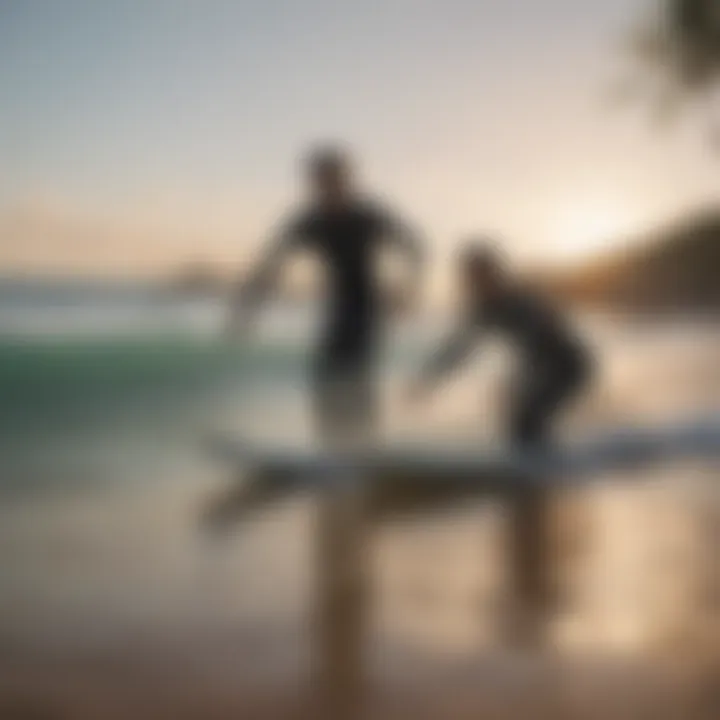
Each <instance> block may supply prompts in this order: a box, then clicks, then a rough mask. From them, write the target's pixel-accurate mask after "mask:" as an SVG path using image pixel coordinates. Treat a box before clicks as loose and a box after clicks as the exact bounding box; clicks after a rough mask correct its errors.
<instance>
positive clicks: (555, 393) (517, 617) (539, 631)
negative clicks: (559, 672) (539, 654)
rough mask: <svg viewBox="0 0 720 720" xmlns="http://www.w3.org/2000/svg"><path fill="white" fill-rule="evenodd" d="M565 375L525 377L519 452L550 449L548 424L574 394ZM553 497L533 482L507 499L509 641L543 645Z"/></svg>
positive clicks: (517, 424) (513, 430) (550, 594)
mask: <svg viewBox="0 0 720 720" xmlns="http://www.w3.org/2000/svg"><path fill="white" fill-rule="evenodd" d="M571 379H572V378H569V377H566V378H564V377H562V376H558V377H547V378H542V377H538V378H529V379H528V382H527V385H525V386H524V387H523V388H522V390H521V392H520V393H518V395H517V397H516V400H515V406H514V408H513V412H512V415H511V422H510V432H509V435H510V440H511V442H512V445H513V447H514V448H515V449H516V450H517V451H520V452H527V451H542V450H549V449H550V448H551V445H552V423H553V421H554V420H555V418H556V416H557V414H558V412H559V411H560V410H561V408H562V407H563V405H564V403H565V401H566V400H567V399H569V397H571V396H572V394H573V386H572V384H571V382H570V380H571ZM554 505H555V497H554V494H553V493H552V491H551V490H549V489H545V488H543V487H542V484H535V485H533V486H531V487H528V488H525V489H524V490H523V491H522V492H521V493H520V494H518V495H517V496H516V497H514V498H513V499H512V500H511V502H510V503H509V508H508V509H509V518H508V520H509V537H508V545H509V548H508V550H509V562H510V577H511V592H512V598H511V605H512V606H513V607H514V608H515V610H516V612H514V613H511V618H510V622H511V625H512V626H511V627H510V628H509V632H510V634H511V639H513V640H514V641H517V642H520V643H522V644H524V645H527V644H532V645H538V644H542V643H543V642H544V640H545V631H546V626H547V620H548V619H549V616H550V615H551V613H552V610H553V607H554V604H555V603H554V597H555V595H556V592H555V572H554V568H553V565H554V562H553V557H552V542H551V537H552V523H553V508H554Z"/></svg>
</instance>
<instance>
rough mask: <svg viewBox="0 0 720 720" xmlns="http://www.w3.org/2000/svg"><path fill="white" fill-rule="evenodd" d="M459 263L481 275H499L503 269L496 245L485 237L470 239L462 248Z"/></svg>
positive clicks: (500, 253)
mask: <svg viewBox="0 0 720 720" xmlns="http://www.w3.org/2000/svg"><path fill="white" fill-rule="evenodd" d="M460 263H461V264H462V265H463V266H464V267H468V268H470V269H471V270H473V271H475V272H479V273H482V274H483V275H500V274H501V273H502V272H503V271H504V269H505V258H504V257H503V254H502V252H501V251H500V250H499V248H498V244H497V243H496V242H495V241H493V240H491V239H490V238H487V237H480V238H478V237H474V238H470V239H469V240H468V241H467V242H466V243H465V244H464V246H463V248H462V251H461V254H460Z"/></svg>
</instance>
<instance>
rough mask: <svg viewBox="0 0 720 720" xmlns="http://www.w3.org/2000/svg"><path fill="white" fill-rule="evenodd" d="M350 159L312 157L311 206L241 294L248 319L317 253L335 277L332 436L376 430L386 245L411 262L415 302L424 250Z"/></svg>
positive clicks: (324, 418) (319, 411)
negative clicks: (292, 262)
mask: <svg viewBox="0 0 720 720" xmlns="http://www.w3.org/2000/svg"><path fill="white" fill-rule="evenodd" d="M352 170H353V169H352V167H351V163H350V160H349V159H348V157H347V156H346V155H345V154H344V153H343V152H342V151H341V150H339V149H337V148H320V149H317V150H315V151H314V152H312V153H311V155H310V157H309V159H308V161H307V177H308V183H309V189H310V195H311V198H310V201H309V203H308V205H307V206H306V207H304V208H302V209H300V210H299V211H296V212H294V213H293V214H292V216H291V217H290V219H289V220H288V221H286V222H285V223H284V224H283V226H282V227H281V229H280V232H279V233H278V235H277V237H276V238H275V240H274V241H273V242H272V243H271V245H270V250H269V252H268V253H267V255H266V256H265V257H264V259H263V260H262V261H261V262H260V264H259V266H258V267H257V269H256V270H255V272H254V273H251V276H250V279H249V280H248V281H247V282H246V283H244V284H243V286H242V287H241V289H240V292H239V294H238V303H237V305H236V313H235V315H234V324H235V325H238V324H245V323H246V322H247V321H248V319H249V316H250V315H252V314H253V313H254V311H255V310H256V308H257V306H258V304H259V303H260V301H261V300H262V299H263V298H264V297H265V296H266V295H267V293H268V291H269V289H270V287H271V285H272V283H273V281H274V279H275V278H276V276H277V274H278V271H279V270H280V267H281V265H282V264H283V262H284V261H285V259H286V258H287V257H288V256H289V255H290V254H292V253H293V252H295V251H298V250H309V251H311V252H313V253H315V254H316V256H318V257H319V259H320V260H321V262H322V264H323V266H324V269H325V271H326V273H327V276H328V283H327V285H328V291H327V294H326V299H325V303H324V305H325V313H324V314H325V321H324V322H325V325H324V330H323V332H322V333H321V337H320V341H319V344H318V348H317V351H316V353H315V359H314V368H313V379H314V393H313V396H314V401H315V420H316V422H317V424H318V430H319V432H320V434H321V435H322V436H323V437H324V438H329V439H331V438H334V437H339V436H348V435H349V436H352V435H355V434H367V433H371V432H372V428H373V426H374V425H375V420H376V418H375V414H376V402H375V397H374V395H375V392H374V381H373V375H374V365H375V360H376V357H377V351H378V347H379V341H380V336H381V330H382V319H383V315H384V314H385V307H384V303H383V300H384V298H383V297H382V292H381V288H380V281H379V266H378V262H379V259H380V256H381V250H382V249H383V247H386V246H392V247H394V248H395V249H399V250H400V251H401V252H402V253H403V254H404V255H405V257H406V258H407V260H408V261H409V270H410V272H409V273H408V278H409V279H410V280H411V281H412V287H411V286H410V284H408V287H406V288H405V289H404V290H405V292H404V298H403V303H404V304H407V303H409V302H410V301H411V300H412V295H413V294H414V293H415V291H416V290H417V285H418V283H419V279H420V276H421V272H420V270H421V268H422V264H423V262H422V260H423V252H422V248H421V244H420V242H419V240H418V236H417V234H416V233H415V232H414V231H412V230H411V229H410V228H409V226H408V225H407V224H406V223H404V222H403V221H401V220H400V219H399V218H398V217H397V216H396V215H394V214H393V213H392V212H390V211H389V210H388V209H386V208H385V207H383V206H382V205H381V204H379V203H377V202H374V201H372V200H369V199H366V198H364V197H362V196H361V195H360V194H359V193H358V192H357V191H356V189H355V184H354V178H353V171H352Z"/></svg>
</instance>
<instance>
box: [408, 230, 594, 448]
mask: <svg viewBox="0 0 720 720" xmlns="http://www.w3.org/2000/svg"><path fill="white" fill-rule="evenodd" d="M460 282H461V287H462V289H463V292H464V308H463V312H462V317H461V320H460V323H459V324H458V327H457V329H456V330H455V331H453V332H452V334H451V335H450V337H449V338H448V340H447V341H446V342H445V343H444V344H443V346H442V347H441V348H440V350H439V351H438V352H437V353H435V354H434V355H433V356H432V358H431V360H430V362H429V363H428V364H427V366H426V367H425V368H424V371H423V373H422V374H421V376H420V378H418V379H417V380H416V382H415V383H414V384H413V387H412V396H413V397H415V398H420V397H422V396H424V395H426V394H427V393H428V392H429V391H430V390H431V389H432V387H433V385H435V384H436V383H437V381H438V380H439V379H440V378H441V377H442V376H444V375H445V374H447V373H448V372H449V371H451V370H453V369H454V368H456V367H457V366H458V365H459V364H460V363H462V362H463V361H464V360H465V359H467V358H468V356H469V355H470V354H471V352H472V351H473V350H474V348H475V346H476V345H477V343H478V340H479V338H480V336H482V335H485V334H489V335H493V334H497V335H499V336H500V337H502V338H504V339H505V340H507V341H509V343H510V344H511V345H512V346H513V348H514V349H515V350H516V351H517V353H518V355H519V359H520V369H519V372H518V375H517V377H516V382H515V392H514V394H513V395H514V396H513V402H512V403H511V407H510V413H509V424H508V433H507V434H508V437H509V440H510V441H511V442H512V443H513V444H515V445H517V446H523V447H534V448H542V447H543V446H547V445H548V443H549V442H550V439H551V438H550V434H551V429H552V422H553V420H554V419H555V418H556V416H557V415H558V413H559V412H560V411H561V410H562V409H563V408H564V407H565V406H566V405H567V403H568V402H569V401H571V400H572V399H573V398H574V397H575V396H576V395H577V394H578V393H579V392H580V391H581V389H582V388H583V387H584V386H585V385H586V384H587V383H588V381H589V378H590V370H591V362H590V355H589V352H588V350H587V348H586V347H585V346H584V344H583V342H582V341H581V340H580V339H579V338H578V336H577V335H576V334H575V333H574V332H573V331H572V330H571V328H570V326H569V324H568V323H567V322H566V320H565V318H564V317H563V316H562V314H561V313H560V312H558V310H557V309H555V308H554V307H552V306H551V305H550V304H549V303H548V302H547V300H546V299H545V298H544V297H542V296H541V295H540V294H538V293H535V292H533V291H531V290H529V289H527V288H525V287H523V286H521V285H520V284H519V283H516V282H515V281H513V280H512V278H511V277H510V276H509V274H508V272H507V271H506V269H505V267H504V265H503V263H502V261H501V260H500V258H499V256H498V255H497V253H496V252H495V251H494V250H493V249H491V247H490V246H489V245H487V244H484V243H472V244H470V245H469V246H468V248H467V249H466V250H465V251H464V253H463V254H462V256H461V258H460Z"/></svg>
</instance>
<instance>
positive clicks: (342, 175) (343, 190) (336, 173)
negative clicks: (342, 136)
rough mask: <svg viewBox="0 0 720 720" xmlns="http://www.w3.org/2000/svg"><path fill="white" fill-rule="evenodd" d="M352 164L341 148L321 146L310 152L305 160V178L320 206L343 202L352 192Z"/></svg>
mask: <svg viewBox="0 0 720 720" xmlns="http://www.w3.org/2000/svg"><path fill="white" fill-rule="evenodd" d="M352 170H353V169H352V162H351V160H350V157H349V155H348V154H347V153H346V152H345V151H344V150H342V148H339V147H335V146H323V147H319V148H315V149H314V150H312V151H311V152H310V154H309V155H308V157H307V160H306V167H305V172H306V177H307V182H308V185H309V188H310V191H311V193H312V195H313V197H314V198H315V200H316V201H318V202H320V203H322V204H336V203H339V202H342V201H344V200H345V199H346V198H347V197H348V196H349V195H350V193H351V192H352V186H353V177H352V174H353V173H352Z"/></svg>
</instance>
